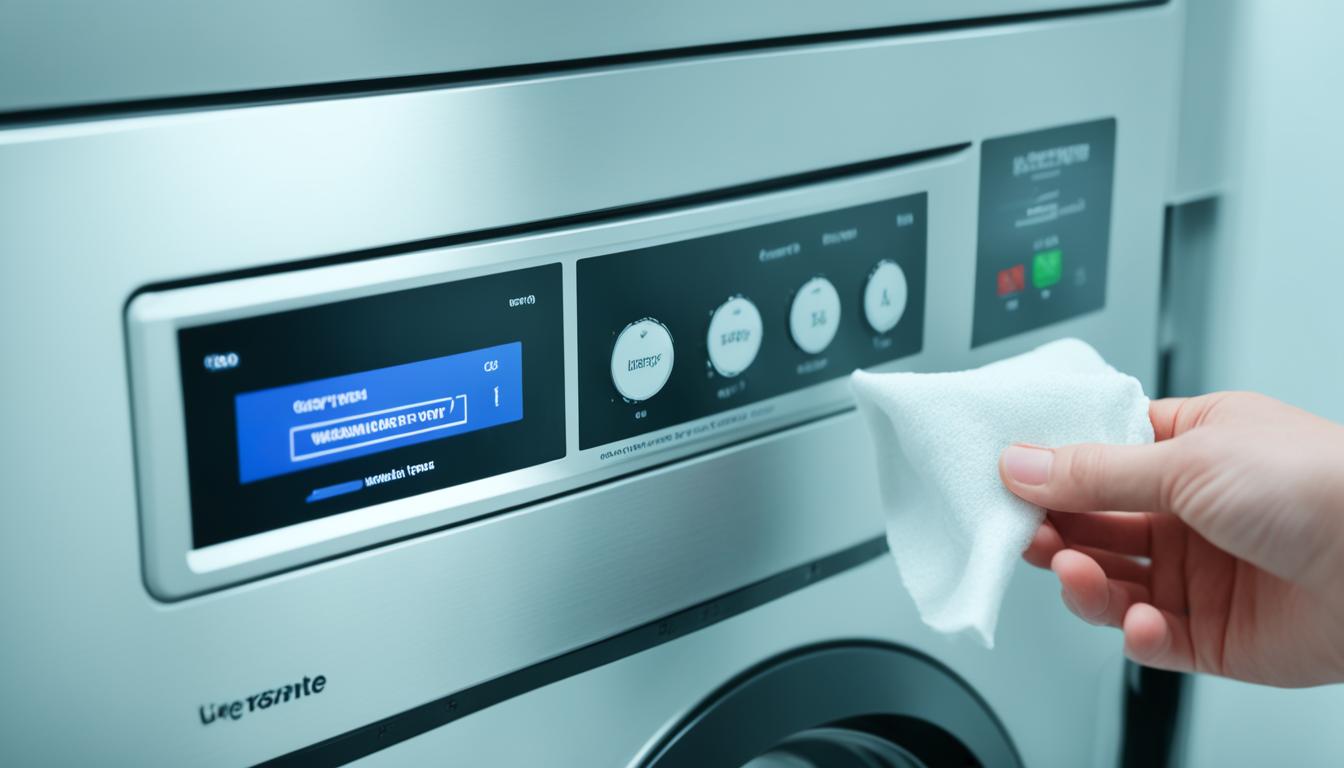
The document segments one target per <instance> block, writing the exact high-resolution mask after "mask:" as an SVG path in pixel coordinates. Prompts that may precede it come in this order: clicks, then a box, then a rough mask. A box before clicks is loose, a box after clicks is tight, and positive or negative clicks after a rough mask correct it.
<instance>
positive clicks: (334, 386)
mask: <svg viewBox="0 0 1344 768" xmlns="http://www.w3.org/2000/svg"><path fill="white" fill-rule="evenodd" d="M561 301H562V293H561V268H560V265H559V264H551V265H546V266H541V267H533V268H530V269H523V270H517V271H513V272H504V273H500V274H494V275H488V276H485V277H478V278H472V279H469V280H462V281H457V282H448V283H441V284H438V285H432V286H426V287H421V288H414V289H409V290H403V291H396V292H392V293H385V294H381V295H377V296H368V297H364V298H358V299H352V300H347V301H341V302H335V303H331V304H324V305H320V306H314V307H306V308H303V309H296V310H290V311H286V312H281V313H277V314H270V315H264V316H259V317H250V318H245V319H242V320H234V321H229V322H224V323H218V324H214V325H207V326H201V327H196V328H186V329H183V330H181V331H179V332H178V344H179V351H180V355H179V357H180V367H181V376H182V388H183V399H184V404H185V422H186V429H187V457H188V465H189V478H190V488H191V491H190V494H191V507H192V510H191V511H192V538H193V545H194V546H195V547H203V546H207V545H210V544H216V543H220V542H224V541H229V540H231V539H236V538H239V537H242V536H246V535H249V534H255V533H261V532H264V531H269V530H273V529H276V528H281V527H284V526H287V525H292V524H295V523H300V522H304V521H308V520H314V519H317V518H321V517H326V516H328V515H332V514H335V513H338V512H345V511H349V510H352V509H358V508H362V507H366V506H370V505H373V504H377V503H380V502H385V501H391V500H394V499H399V498H403V497H406V496H411V495H415V494H419V493H424V492H427V491H432V490H437V489H440V488H446V487H449V486H452V485H457V484H460V483H463V482H467V481H470V480H476V479H480V478H484V477H489V476H491V475H496V474H500V473H503V472H508V471H512V470H515V469H521V468H523V467H528V466H532V465H534V464H539V463H542V462H546V461H551V460H554V459H559V458H562V457H563V456H564V453H565V416H564V408H565V394H564V336H563V312H562V306H561Z"/></svg>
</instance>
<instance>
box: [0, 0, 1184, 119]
mask: <svg viewBox="0 0 1344 768" xmlns="http://www.w3.org/2000/svg"><path fill="white" fill-rule="evenodd" d="M1167 2H1168V0H1136V1H1132V2H1114V3H1104V4H1100V5H1096V6H1092V7H1089V8H1061V9H1056V10H1050V11H1031V12H1026V13H1009V14H1000V15H997V16H978V17H973V18H967V19H952V20H946V21H931V22H920V23H916V24H901V25H894V26H885V27H872V28H869V29H857V30H844V31H838V32H820V33H813V34H803V35H787V36H782V37H771V38H764V39H759V40H745V41H740V42H729V43H711V44H707V45H692V46H683V47H680V48H664V49H661V50H655V51H640V52H638V53H621V54H610V55H606V56H590V57H586V58H578V59H562V60H559V61H548V62H538V63H533V64H517V65H508V66H500V67H486V68H481V69H471V70H463V71H458V72H440V73H433V74H425V75H402V76H396V77H382V78H369V79H363V80H345V81H339V82H330V83H317V84H312V85H292V86H281V87H276V88H258V89H252V90H242V91H225V92H216V93H205V94H196V95H191V96H163V97H157V98H145V99H133V100H128V101H114V102H98V103H92V104H78V105H70V106H61V107H41V108H38V109H24V110H15V111H12V112H7V113H6V112H0V128H4V127H10V126H17V125H29V124H41V123H54V122H69V121H76V120H91V119H105V118H112V117H125V116H128V115H143V114H152V113H157V112H168V111H179V110H200V109H217V108H232V107H251V106H257V105H261V104H270V103H278V102H289V101H309V100H316V99H330V98H338V97H350V96H367V95H373V94H378V93H388V92H392V91H408V90H421V89H428V88H443V87H450V86H460V85H464V84H468V83H470V84H473V85H475V84H479V83H481V82H485V81H494V80H504V79H509V78H519V77H535V76H539V75H547V74H557V73H564V72H574V71H577V70H584V69H596V68H599V67H613V66H620V65H630V64H646V63H651V62H658V61H665V60H669V59H681V58H690V57H695V56H712V55H721V54H727V53H739V52H746V51H761V50H769V49H777V48H787V47H793V46H802V45H819V44H825V43H838V42H847V41H858V40H869V39H872V38H876V37H892V36H898V35H899V36H907V35H918V34H929V33H933V32H951V31H957V30H963V29H973V28H976V27H986V26H991V25H1001V24H1020V23H1025V22H1040V21H1049V20H1053V19H1061V18H1067V17H1074V16H1091V15H1095V14H1099V13H1111V12H1115V11H1128V10H1135V9H1139V8H1148V7H1154V6H1160V5H1166V4H1167Z"/></svg>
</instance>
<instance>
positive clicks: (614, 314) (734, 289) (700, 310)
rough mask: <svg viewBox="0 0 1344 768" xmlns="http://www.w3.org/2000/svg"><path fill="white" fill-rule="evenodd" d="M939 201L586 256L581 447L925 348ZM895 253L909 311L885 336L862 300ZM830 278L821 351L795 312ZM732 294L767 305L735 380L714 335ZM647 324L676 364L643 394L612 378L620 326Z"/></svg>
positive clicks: (905, 200)
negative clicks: (933, 207) (930, 211)
mask: <svg viewBox="0 0 1344 768" xmlns="http://www.w3.org/2000/svg"><path fill="white" fill-rule="evenodd" d="M927 206H928V196H927V194H925V193H919V194H914V195H909V196H906V197H901V198H898V199H892V200H884V201H880V202H876V203H870V204H866V205H860V206H855V207H852V208H845V209H843V210H836V211H830V212H827V213H821V214H815V215H811V216H806V217H802V218H798V219H792V220H788V221H782V222H777V223H773V224H767V225H763V226H757V227H751V228H749V229H742V230H738V231H734V232H727V233H723V234H718V235H712V236H709V237H702V238H696V239H692V240H683V241H679V242H675V243H668V244H664V245H658V246H653V247H650V248H644V249H641V250H636V251H627V252H623V253H616V254H607V255H603V256H597V257H592V258H588V259H582V260H580V261H579V262H578V265H577V275H578V285H577V291H578V307H577V309H578V333H579V339H578V346H579V445H580V447H581V448H585V449H586V448H591V447H593V446H598V445H603V444H605V443H609V442H612V441H614V440H620V439H623V438H627V437H631V436H633V435H637V434H642V433H645V432H649V431H653V430H656V429H660V428H664V427H668V426H671V425H674V424H679V423H683V422H687V421H692V420H694V419H698V418H701V417H704V416H709V415H711V414H715V413H719V412H722V411H726V410H729V409H733V408H737V407H739V406H742V405H746V404H749V403H753V402H757V401H760V400H763V399H765V398H769V397H774V396H777V395H781V394H784V393H787V392H792V391H794V390H798V389H801V388H803V387H807V386H810V385H813V384H816V383H818V382H822V381H827V380H830V379H834V378H837V377H841V376H846V375H848V374H849V373H850V372H851V371H853V370H854V369H855V368H863V367H867V366H872V365H876V364H878V363H883V362H887V361H889V360H895V359H897V358H901V357H905V356H907V355H912V354H915V353H916V352H919V351H920V349H921V347H922V345H923V338H924V285H925V273H926V246H927V221H926V218H927ZM884 262H886V263H888V264H894V265H896V266H897V267H898V268H899V270H898V271H899V272H900V274H901V275H902V276H903V278H904V280H903V282H904V286H905V290H904V293H905V298H904V302H905V307H904V312H903V313H901V314H900V316H899V321H898V322H896V324H895V325H894V326H893V327H890V328H888V329H885V330H883V331H882V332H879V331H878V330H877V329H876V328H875V327H874V325H873V324H872V323H871V322H870V321H869V319H868V316H867V315H866V313H865V309H864V306H865V292H866V290H867V288H868V284H869V280H870V277H871V276H872V275H874V274H875V272H876V271H877V270H878V269H879V266H881V265H883V263H884ZM886 269H887V270H888V271H890V270H891V267H890V266H887V267H886ZM818 277H820V278H824V279H825V280H826V281H827V282H829V283H830V284H831V285H832V286H833V287H834V289H835V292H836V294H837V295H838V304H839V317H838V319H837V318H836V317H835V316H834V312H830V313H827V314H826V315H825V316H824V317H823V316H817V317H814V320H813V321H814V322H822V323H832V324H834V326H835V328H834V330H835V336H834V339H833V340H832V341H831V342H830V344H829V345H828V346H826V347H825V349H823V350H821V351H819V352H814V353H809V352H808V351H805V350H804V349H803V348H801V347H800V345H799V344H798V343H797V342H796V341H795V338H794V336H793V334H792V332H791V326H790V316H791V311H792V307H793V301H794V298H795V295H796V294H797V293H798V292H799V291H800V289H802V288H803V286H804V285H805V284H808V283H809V281H812V280H813V279H814V278H818ZM896 293H899V292H896ZM734 297H743V298H746V299H748V300H749V301H750V302H751V303H752V305H753V306H754V307H755V309H756V311H758V312H759V315H760V320H761V322H760V326H759V337H760V338H759V344H760V348H759V352H758V353H757V355H756V357H755V359H754V361H753V362H751V364H750V365H749V366H748V367H746V369H745V370H742V371H741V372H734V373H735V375H725V374H724V373H723V372H722V371H721V370H719V369H717V368H716V367H715V366H714V365H712V364H711V362H710V358H709V345H710V335H709V331H710V323H711V319H712V316H713V313H714V311H715V310H716V309H717V308H719V307H720V306H722V305H724V303H725V302H727V301H728V300H729V299H731V298H734ZM893 298H894V299H895V300H896V301H898V302H899V301H900V298H899V296H894V297H893ZM644 319H653V320H656V322H657V323H658V324H660V325H661V326H663V327H664V328H666V331H667V333H669V334H670V336H671V338H672V341H673V349H674V354H673V355H672V356H671V358H672V361H673V362H672V365H671V373H670V374H669V376H668V378H667V381H666V384H664V385H663V386H662V388H661V390H659V391H658V392H657V393H656V394H653V395H652V396H649V397H646V398H644V397H641V398H638V400H637V401H631V400H630V399H627V397H626V396H624V395H623V394H622V393H621V392H620V391H618V389H617V387H616V386H615V384H614V383H613V379H612V355H613V350H614V348H615V346H616V342H617V340H618V338H619V337H620V334H621V333H622V332H623V331H624V330H625V329H626V328H627V327H628V326H630V325H631V324H634V323H638V322H639V321H641V320H644ZM637 330H642V329H637ZM654 331H655V332H658V331H657V329H654ZM665 363H666V360H665V359H658V360H654V359H652V356H651V357H650V358H647V359H646V358H635V359H633V360H631V361H625V360H622V361H620V366H618V367H626V366H639V365H645V364H650V365H664V364H665Z"/></svg>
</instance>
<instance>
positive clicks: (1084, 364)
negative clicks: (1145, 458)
mask: <svg viewBox="0 0 1344 768" xmlns="http://www.w3.org/2000/svg"><path fill="white" fill-rule="evenodd" d="M851 384H852V386H853V389H854V394H855V395H856V397H857V399H858V404H859V411H860V412H861V413H862V414H863V416H864V420H865V421H866V422H867V424H868V428H869V432H870V433H871V434H872V437H873V446H874V449H875V450H874V455H875V456H876V458H877V466H878V477H879V483H880V489H881V497H882V506H883V508H884V511H885V514H886V520H887V540H888V542H889V544H890V548H891V552H892V554H893V555H895V557H896V565H897V569H898V570H899V571H900V574H901V580H902V581H903V582H905V587H906V589H907V590H909V592H910V595H911V597H913V598H914V601H915V606H916V607H917V608H918V609H919V613H920V617H921V618H923V620H924V623H926V624H928V625H929V626H930V627H933V628H934V629H936V630H938V631H940V632H945V633H960V632H972V633H974V634H975V635H976V636H978V638H979V639H980V641H981V642H982V643H984V645H985V647H986V648H993V647H994V627H995V624H996V623H997V621H998V616H999V606H1000V604H1001V603H1002V601H1003V595H1004V592H1005V591H1006V590H1007V588H1008V581H1009V578H1010V577H1011V576H1012V572H1013V568H1014V566H1015V565H1016V563H1017V562H1018V559H1019V558H1020V557H1021V554H1022V551H1023V550H1024V549H1025V548H1026V546H1027V544H1029V543H1030V542H1031V539H1032V536H1033V535H1034V534H1035V532H1036V529H1037V528H1038V527H1039V526H1040V524H1041V521H1042V520H1043V519H1044V516H1045V512H1044V511H1043V510H1041V509H1040V508H1039V507H1036V506H1033V505H1031V504H1028V503H1027V502H1025V501H1022V500H1021V499H1019V498H1017V497H1016V496H1014V495H1013V494H1011V493H1009V492H1008V490H1007V489H1005V488H1004V487H1003V483H1002V482H1001V480H1000V479H999V454H1000V452H1002V451H1003V449H1004V448H1006V447H1007V446H1008V445H1009V444H1010V443H1013V442H1023V443H1032V444H1036V445H1041V446H1048V447H1053V446H1057V445H1064V444H1067V443H1081V442H1099V443H1151V442H1152V441H1153V427H1152V424H1151V422H1149V420H1148V398H1146V397H1144V394H1143V387H1142V385H1141V384H1139V382H1138V380H1137V379H1135V378H1134V377H1132V376H1126V375H1125V374H1122V373H1120V372H1118V371H1116V370H1115V369H1114V368H1112V367H1110V366H1109V365H1107V364H1106V362H1105V361H1104V360H1102V359H1101V355H1099V354H1097V351H1096V350H1095V349H1093V348H1092V347H1090V346H1088V344H1087V343H1086V342H1083V341H1079V340H1077V339H1063V340H1061V341H1055V342H1052V343H1049V344H1046V345H1044V346H1042V347H1039V348H1037V349H1035V350H1033V351H1031V352H1027V353H1025V354H1022V355H1019V356H1017V357H1013V358H1009V359H1007V360H1002V361H999V362H996V363H992V364H990V365H986V366H984V367H983V368H977V369H975V370H971V371H961V372H957V373H867V372H864V371H855V373H854V375H853V377H852V379H851Z"/></svg>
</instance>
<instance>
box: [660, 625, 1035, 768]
mask: <svg viewBox="0 0 1344 768" xmlns="http://www.w3.org/2000/svg"><path fill="white" fill-rule="evenodd" d="M643 765H644V766H646V768H673V767H674V766H723V767H724V768H851V767H852V768H924V767H925V766H957V767H958V768H963V767H964V768H971V767H973V766H986V767H993V768H998V766H1009V767H1020V766H1021V765H1022V760H1021V758H1020V757H1019V756H1018V754H1017V750H1016V749H1014V747H1013V744H1012V741H1011V739H1009V737H1008V734H1007V732H1006V731H1005V730H1004V728H1003V725H1002V724H1001V723H1000V722H999V720H998V718H997V717H995V716H994V713H993V712H992V711H991V710H990V709H989V707H988V705H987V704H986V703H985V702H984V700H982V699H981V698H980V697H979V696H978V695H977V694H976V693H975V691H974V690H972V689H971V688H970V687H969V686H968V685H967V684H966V683H965V682H964V681H963V680H961V679H960V678H959V677H957V676H956V675H955V674H954V673H953V672H952V671H951V670H949V669H947V668H946V667H944V666H943V665H942V664H940V663H938V662H937V661H934V660H933V659H930V658H928V657H927V656H924V655H923V654H919V653H917V652H914V651H910V650H907V649H903V648H898V647H896V646H891V645H885V644H875V643H843V644H833V645H824V646H816V647H809V648H804V649H801V650H799V651H796V652H793V653H790V654H786V655H785V656H782V657H778V658H776V659H772V660H770V661H768V662H766V663H764V664H761V665H759V666H758V667H756V668H755V669H752V670H749V671H747V672H746V673H744V674H742V675H741V676H739V677H738V678H737V679H736V680H734V681H732V682H730V683H728V684H727V685H725V686H723V687H722V688H721V689H720V690H719V691H717V692H716V693H715V694H713V695H712V696H710V697H709V698H707V699H706V700H705V701H704V702H703V703H702V704H701V705H700V706H698V707H697V708H696V709H695V710H694V711H693V712H691V714H690V715H689V716H687V717H686V718H685V719H684V720H683V721H682V722H681V723H679V724H678V725H677V726H675V727H673V728H672V729H670V730H669V731H668V732H667V734H666V735H664V736H663V737H662V738H661V739H660V740H659V742H658V743H657V744H656V745H655V746H654V747H653V748H652V749H651V750H650V751H649V752H648V757H647V758H646V759H645V761H644V762H643Z"/></svg>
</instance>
